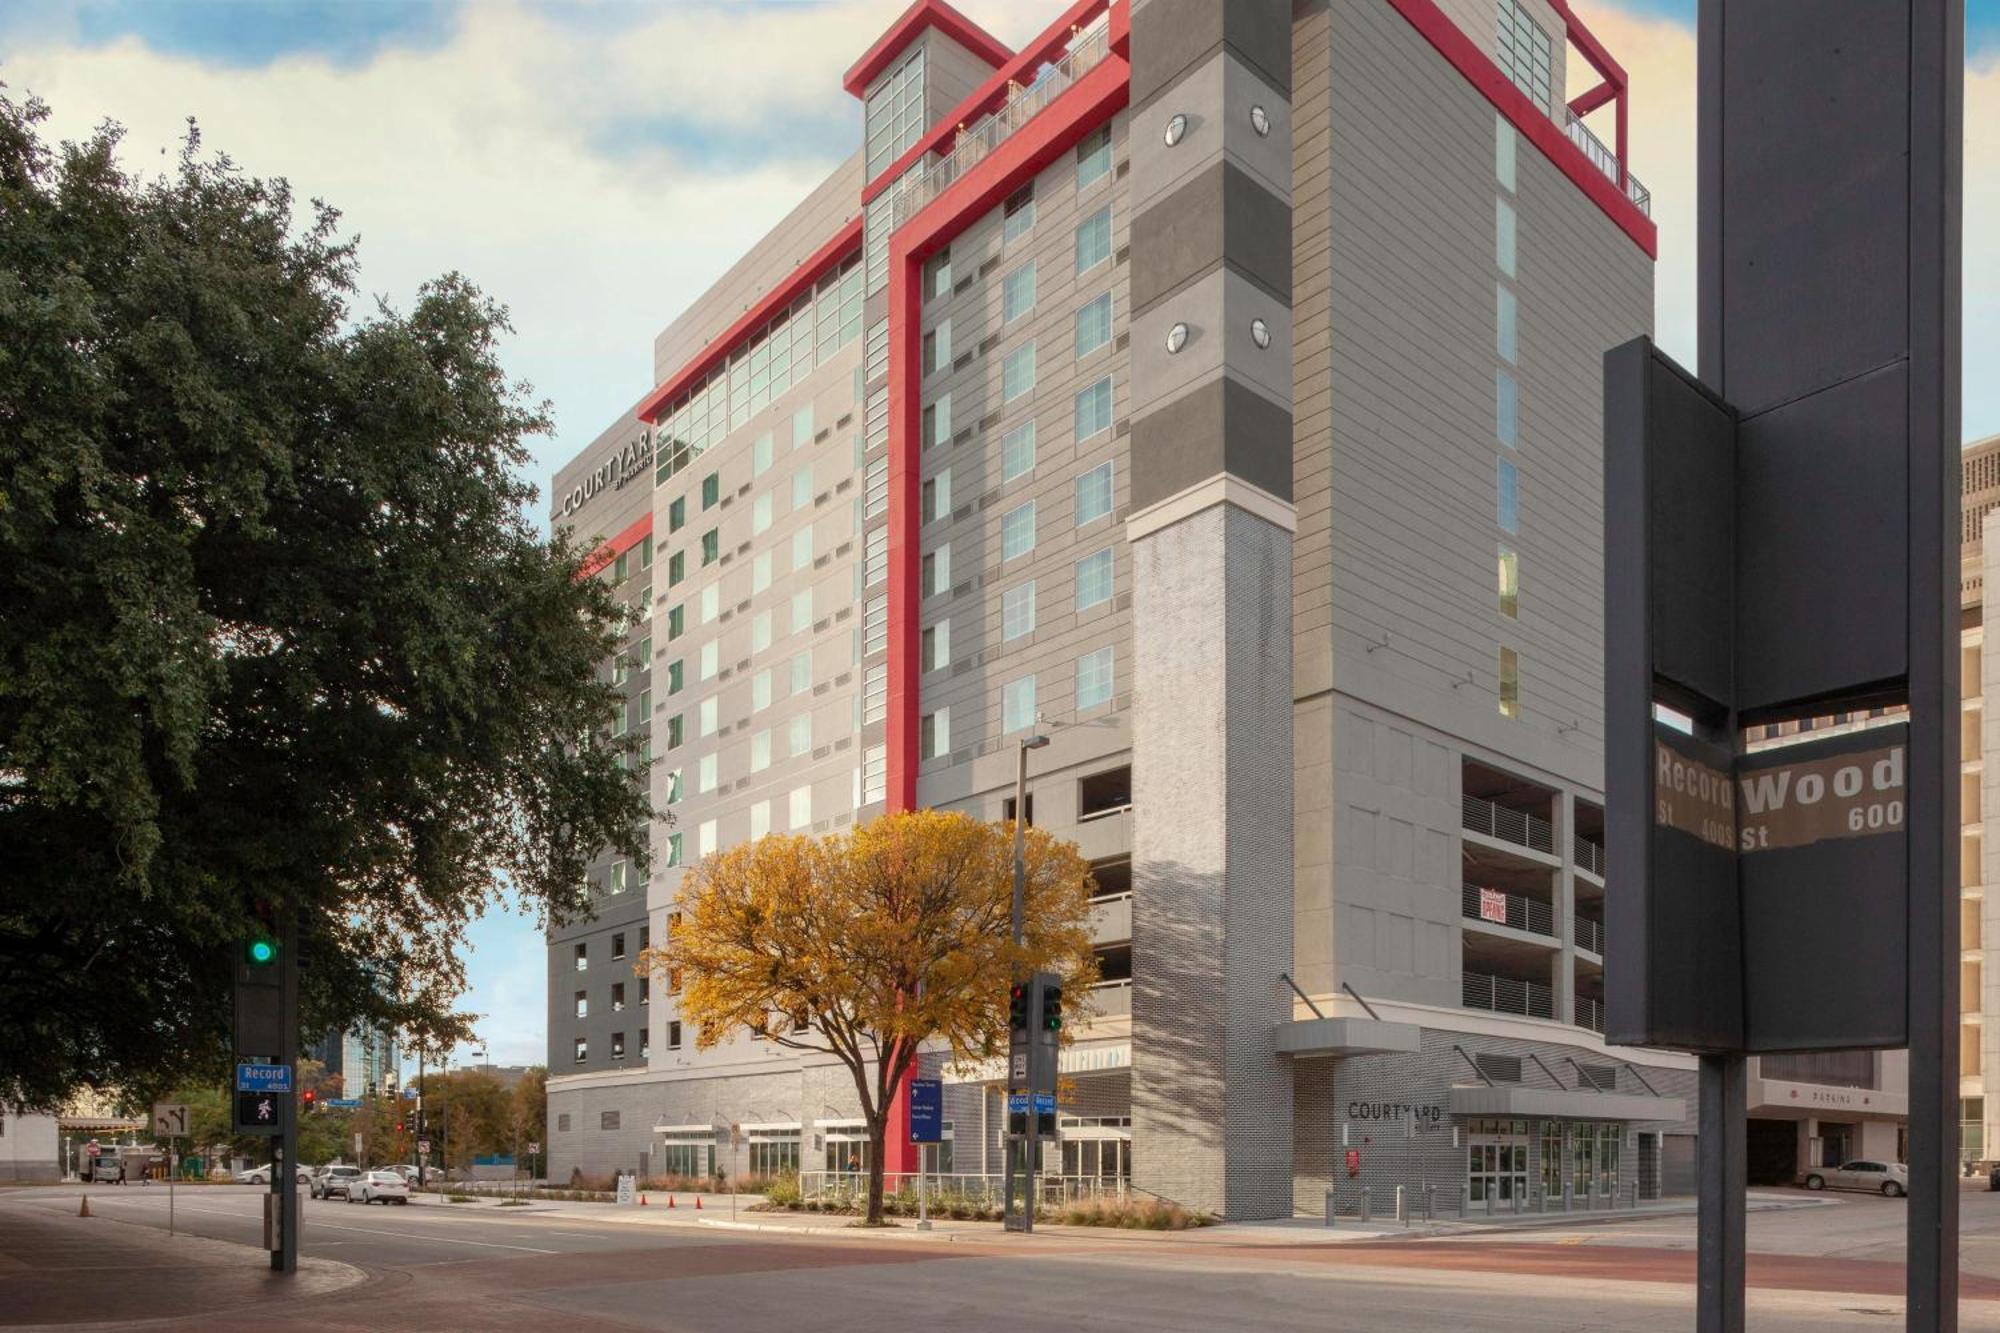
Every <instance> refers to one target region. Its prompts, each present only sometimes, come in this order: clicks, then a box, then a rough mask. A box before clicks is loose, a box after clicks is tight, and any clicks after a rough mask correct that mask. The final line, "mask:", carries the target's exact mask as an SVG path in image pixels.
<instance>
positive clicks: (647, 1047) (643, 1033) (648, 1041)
mask: <svg viewBox="0 0 2000 1333" xmlns="http://www.w3.org/2000/svg"><path fill="white" fill-rule="evenodd" d="M652 1053H653V1034H652V1033H651V1032H649V1031H648V1030H646V1029H645V1028H640V1029H639V1058H640V1059H641V1060H644V1059H645V1058H646V1057H647V1056H649V1055H651V1054H652Z"/></svg>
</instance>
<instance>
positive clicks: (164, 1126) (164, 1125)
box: [153, 1102, 188, 1139]
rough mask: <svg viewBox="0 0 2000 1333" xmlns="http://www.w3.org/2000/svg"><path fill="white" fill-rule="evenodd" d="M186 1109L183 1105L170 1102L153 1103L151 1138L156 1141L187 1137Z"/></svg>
mask: <svg viewBox="0 0 2000 1333" xmlns="http://www.w3.org/2000/svg"><path fill="white" fill-rule="evenodd" d="M187 1132H188V1109H187V1107H186V1106H185V1105H175V1104H174V1103H171V1102H154V1103H153V1137H154V1138H156V1139H179V1138H185V1137H187Z"/></svg>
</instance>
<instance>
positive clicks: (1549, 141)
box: [1389, 0, 1660, 259]
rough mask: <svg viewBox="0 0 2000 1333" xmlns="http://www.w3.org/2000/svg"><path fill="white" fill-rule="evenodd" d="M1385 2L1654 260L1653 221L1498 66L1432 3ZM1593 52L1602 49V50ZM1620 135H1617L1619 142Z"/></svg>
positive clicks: (1655, 237) (1418, 0)
mask: <svg viewBox="0 0 2000 1333" xmlns="http://www.w3.org/2000/svg"><path fill="white" fill-rule="evenodd" d="M1389 4H1390V5H1392V6H1393V7H1394V8H1395V10H1396V12H1397V13H1399V14H1401V15H1402V16H1403V17H1404V18H1405V19H1407V20H1409V23H1410V26H1411V27H1413V28H1415V29H1416V30H1417V31H1418V32H1420V33H1422V34H1423V36H1424V39H1425V40H1426V41H1428V42H1429V43H1430V44H1431V45H1432V46H1434V47H1436V48H1437V50H1438V54H1440V55H1442V56H1443V57H1444V58H1445V59H1446V60H1448V61H1450V62H1451V64H1452V66H1453V68H1455V69H1457V70H1458V72H1459V73H1460V74H1462V75H1464V76H1465V80H1466V82H1467V83H1470V84H1471V85H1472V86H1473V87H1474V88H1477V89H1478V90H1479V91H1480V93H1481V94H1482V95H1484V96H1485V98H1486V100H1487V101H1489V102H1491V103H1492V104H1493V105H1494V107H1495V108H1497V109H1498V110H1499V111H1500V113H1501V114H1502V115H1504V116H1506V117H1507V119H1508V120H1510V121H1512V122H1513V123H1514V128H1516V129H1518V130H1519V131H1520V132H1521V133H1522V134H1523V135H1525V136H1527V138H1528V141H1529V142H1531V143H1533V144H1534V145H1535V147H1537V148H1539V149H1541V150H1542V156H1543V157H1546V158H1547V159H1548V160H1549V161H1551V162H1553V163H1555V165H1556V167H1557V168H1558V169H1559V170H1561V172H1562V173H1563V175H1565V176H1568V177H1569V178H1570V181H1571V183H1573V184H1574V185H1575V186H1576V187H1577V188H1578V189H1579V190H1582V191H1583V193H1584V194H1585V195H1586V196H1587V197H1588V198H1589V199H1590V201H1591V202H1592V203H1594V204H1596V205H1597V206H1598V208H1599V209H1601V210H1603V212H1604V215H1605V216H1606V217H1608V218H1610V219H1611V220H1612V221H1613V222H1615V223H1617V224H1618V226H1619V228H1620V230H1622V231H1623V232H1624V233H1625V234H1626V235H1627V236H1630V237H1631V238H1632V240H1633V242H1634V244H1636V245H1637V246H1638V247H1639V248H1640V249H1641V250H1644V251H1645V252H1646V257H1647V258H1649V259H1657V258H1659V255H1660V241H1659V230H1658V228H1656V227H1654V225H1653V220H1652V219H1651V218H1649V217H1647V216H1646V215H1645V214H1644V213H1642V212H1640V211H1639V206H1638V205H1637V204H1635V203H1633V202H1632V201H1631V200H1630V199H1628V198H1627V197H1626V196H1625V192H1624V191H1623V190H1622V189H1620V188H1619V187H1618V186H1616V185H1614V184H1612V183H1611V181H1610V180H1609V179H1608V178H1607V177H1606V176H1605V174H1604V173H1603V172H1601V171H1599V170H1598V169H1597V166H1596V164H1595V163H1593V162H1592V161H1591V160H1590V159H1589V158H1587V157H1585V156H1584V154H1583V150H1582V149H1581V148H1578V147H1577V146H1576V145H1575V144H1573V143H1571V142H1570V141H1569V136H1568V135H1566V134H1564V133H1563V132H1562V130H1561V129H1560V128H1558V127H1557V125H1556V123H1555V122H1554V121H1552V120H1550V119H1549V118H1548V116H1546V115H1544V114H1543V113H1542V110H1541V108H1540V107H1538V106H1536V105H1535V104H1534V103H1533V102H1532V101H1530V100H1528V97H1527V95H1526V94H1525V93H1523V92H1522V91H1521V90H1520V89H1519V88H1516V87H1515V86H1514V83H1513V80H1511V79H1509V78H1508V77H1507V76H1506V75H1505V74H1503V73H1501V72H1500V67H1499V66H1498V65H1496V64H1494V63H1493V61H1492V60H1491V59H1490V58H1489V57H1488V56H1487V55H1486V53H1485V52H1484V51H1482V50H1480V49H1479V48H1478V47H1477V46H1475V45H1474V44H1473V42H1472V39H1471V38H1470V37H1467V36H1466V35H1465V33H1464V32H1463V31H1462V30H1461V29H1460V28H1459V26H1458V25H1457V24H1456V23H1454V22H1452V21H1451V20H1450V19H1448V18H1446V17H1445V15H1444V13H1443V12H1442V11H1441V10H1439V9H1438V7H1437V4H1436V0H1389ZM1580 29H1581V25H1580V24H1579V25H1574V26H1573V27H1572V30H1571V34H1570V35H1571V40H1575V34H1576V32H1577V31H1578V30H1580ZM1586 35H1588V34H1587V33H1586ZM1598 49H1599V50H1600V51H1602V49H1603V48H1602V47H1599V48H1598ZM1605 59H1606V61H1607V62H1609V63H1610V64H1611V65H1612V67H1613V68H1614V69H1616V68H1617V62H1615V61H1611V60H1610V57H1609V56H1606V57H1605ZM1618 74H1619V77H1620V78H1622V77H1623V75H1624V71H1623V70H1618ZM1621 102H1622V99H1621ZM1623 137H1624V136H1623V133H1622V131H1621V134H1620V138H1621V140H1622V138H1623ZM1624 150H1625V145H1624V144H1623V143H1622V142H1621V143H1620V144H1619V145H1618V155H1619V160H1620V161H1621V162H1622V161H1623V160H1624ZM1621 171H1622V168H1621Z"/></svg>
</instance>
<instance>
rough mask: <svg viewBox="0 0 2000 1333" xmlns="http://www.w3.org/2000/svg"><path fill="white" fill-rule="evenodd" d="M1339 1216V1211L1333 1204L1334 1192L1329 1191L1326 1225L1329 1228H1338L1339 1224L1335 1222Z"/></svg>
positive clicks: (1327, 1194)
mask: <svg viewBox="0 0 2000 1333" xmlns="http://www.w3.org/2000/svg"><path fill="white" fill-rule="evenodd" d="M1338 1214H1339V1209H1338V1207H1336V1206H1335V1204H1334V1202H1333V1190H1332V1189H1328V1190H1327V1192H1326V1224H1327V1225H1328V1226H1338V1225H1339V1223H1337V1222H1336V1221H1335V1220H1334V1219H1335V1217H1336V1216H1338Z"/></svg>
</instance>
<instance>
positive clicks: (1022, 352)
mask: <svg viewBox="0 0 2000 1333" xmlns="http://www.w3.org/2000/svg"><path fill="white" fill-rule="evenodd" d="M1034 387H1035V345H1034V344H1033V343H1032V342H1029V343H1023V344H1021V345H1020V346H1019V347H1016V348H1015V349H1014V350H1013V351H1011V352H1009V353H1007V359H1006V360H1005V361H1003V362H1002V363H1001V365H1000V401H1001V402H1003V403H1011V402H1013V401H1014V400H1015V399H1016V398H1019V397H1020V396H1021V395H1022V394H1024V393H1026V392H1028V391H1029V390H1030V389H1032V388H1034Z"/></svg>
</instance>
